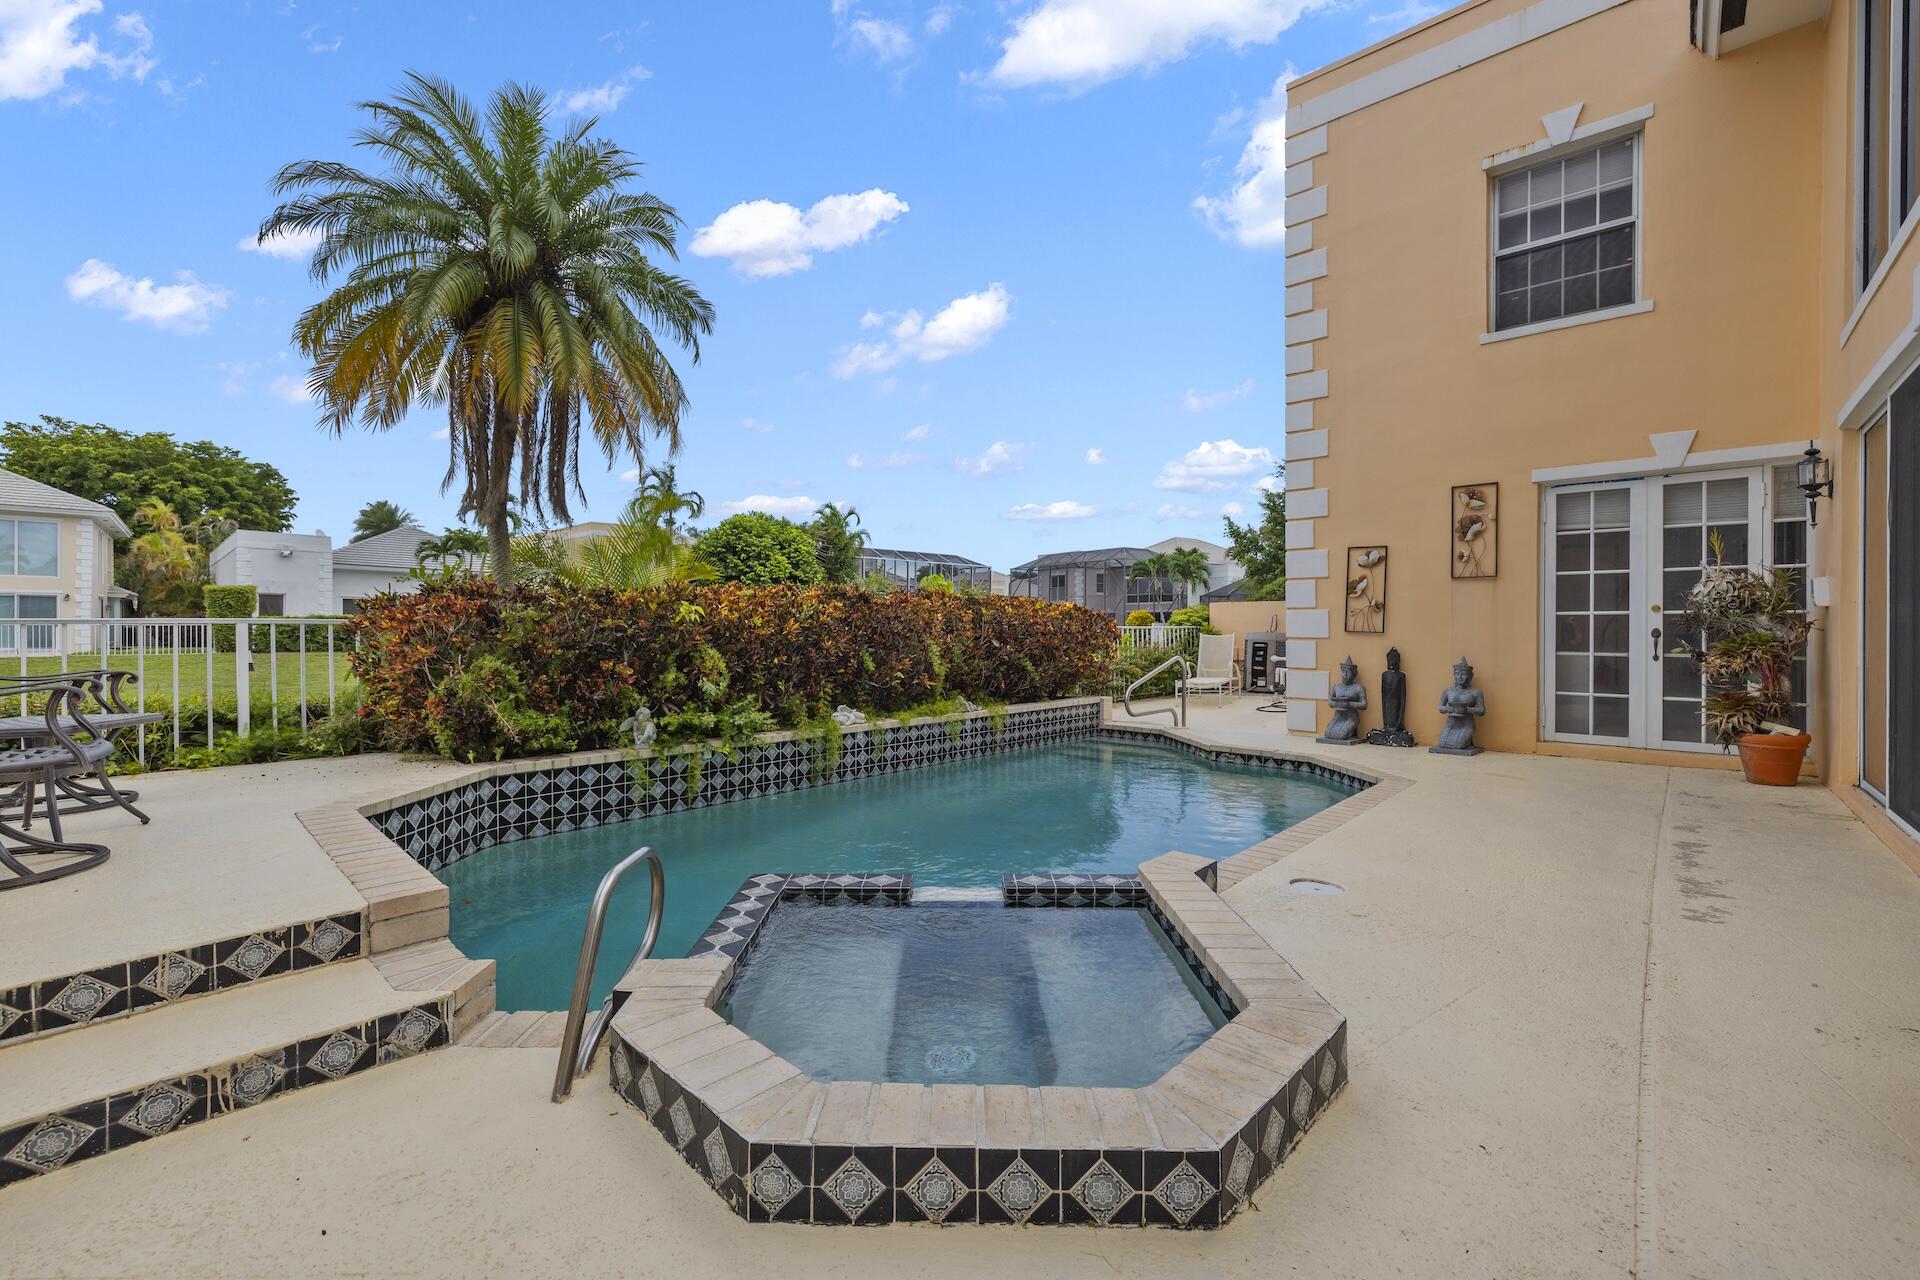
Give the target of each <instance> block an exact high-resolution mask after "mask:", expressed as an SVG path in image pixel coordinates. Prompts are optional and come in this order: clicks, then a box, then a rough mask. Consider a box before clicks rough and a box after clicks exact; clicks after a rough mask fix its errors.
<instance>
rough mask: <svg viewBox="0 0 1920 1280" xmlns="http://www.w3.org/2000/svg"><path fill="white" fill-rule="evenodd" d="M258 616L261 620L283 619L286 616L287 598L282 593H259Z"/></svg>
mask: <svg viewBox="0 0 1920 1280" xmlns="http://www.w3.org/2000/svg"><path fill="white" fill-rule="evenodd" d="M259 616H260V617H262V618H284V617H286V616H287V597H286V594H285V593H284V592H268V591H262V592H261V593H260V601H259Z"/></svg>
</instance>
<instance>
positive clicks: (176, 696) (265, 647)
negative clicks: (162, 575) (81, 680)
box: [0, 617, 352, 764]
mask: <svg viewBox="0 0 1920 1280" xmlns="http://www.w3.org/2000/svg"><path fill="white" fill-rule="evenodd" d="M345 625H346V619H345V618H336V617H324V618H47V619H44V620H43V619H38V618H34V619H12V620H5V621H0V673H14V674H19V675H56V674H59V673H61V672H65V671H85V670H93V669H98V668H105V669H108V670H116V671H131V672H133V673H134V675H135V676H137V677H138V679H137V680H136V681H135V683H134V685H133V687H132V688H129V689H127V690H125V692H126V694H127V695H128V697H129V700H130V702H131V703H132V705H133V706H134V709H135V710H138V711H147V710H163V711H165V712H166V713H167V730H168V732H170V733H171V735H172V738H173V746H174V749H175V750H176V751H177V750H178V749H179V748H180V746H181V745H182V744H183V743H187V744H190V745H206V746H212V745H213V743H214V742H215V741H216V739H217V738H218V737H220V736H221V734H220V726H218V725H217V724H216V716H215V711H216V707H218V709H219V710H221V711H222V712H223V713H224V712H225V710H226V701H227V699H229V698H231V699H232V711H231V717H232V721H233V724H232V728H231V730H230V732H232V733H233V734H235V735H236V736H239V737H243V738H244V737H248V736H251V735H252V733H253V731H254V728H255V725H256V723H257V722H259V723H264V724H266V725H269V726H271V727H272V728H274V729H276V730H277V729H279V728H281V727H282V720H283V719H284V720H285V721H286V727H289V728H290V727H292V726H293V725H294V724H295V723H297V724H298V725H299V727H300V728H301V730H303V731H304V730H305V729H306V728H307V727H308V726H309V724H310V723H311V721H312V720H313V719H315V718H317V717H321V716H325V715H331V714H332V713H333V709H334V707H335V705H336V703H337V701H338V699H339V697H340V693H341V691H342V688H343V686H345V685H346V684H347V683H348V682H349V681H351V679H352V673H351V672H350V671H349V669H348V667H347V653H348V650H349V647H350V640H349V637H348V636H347V634H346V632H345V631H344V630H343V629H342V628H344V627H345ZM322 693H324V694H325V707H326V710H325V711H324V712H321V711H318V710H317V709H316V707H315V704H316V703H317V702H318V701H319V699H320V696H321V694H322ZM196 695H197V696H198V698H199V699H200V701H201V705H200V706H197V707H189V706H188V702H189V699H192V698H194V697H195V696H196ZM289 699H293V700H295V704H294V705H283V704H285V703H286V702H287V701H288V700H289ZM20 708H21V711H22V712H23V713H24V712H25V711H26V710H27V698H26V695H25V694H22V695H21V696H20ZM256 713H257V715H258V721H257V719H256ZM137 742H138V747H137V754H138V756H139V759H140V762H141V763H142V764H145V763H146V759H147V739H146V735H145V734H144V733H143V734H141V735H139V737H138V739H137Z"/></svg>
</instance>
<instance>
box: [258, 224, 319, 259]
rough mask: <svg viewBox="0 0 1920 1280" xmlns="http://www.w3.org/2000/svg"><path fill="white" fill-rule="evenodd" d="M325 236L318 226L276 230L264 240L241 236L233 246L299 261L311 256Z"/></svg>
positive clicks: (273, 256) (271, 256) (267, 255)
mask: <svg viewBox="0 0 1920 1280" xmlns="http://www.w3.org/2000/svg"><path fill="white" fill-rule="evenodd" d="M326 238H327V235H326V232H324V231H322V230H320V229H319V228H318V227H307V228H304V229H302V230H299V231H276V232H274V233H273V234H272V235H270V236H268V237H267V238H266V239H265V240H262V239H260V238H259V237H258V236H241V237H240V243H239V244H238V245H237V246H235V247H237V248H238V249H240V250H241V251H242V252H245V253H258V254H262V255H264V256H266V257H269V258H280V259H283V260H285V261H287V262H301V261H304V260H306V259H308V258H311V257H312V256H313V251H314V250H315V249H318V248H319V247H320V242H321V241H322V240H325V239H326Z"/></svg>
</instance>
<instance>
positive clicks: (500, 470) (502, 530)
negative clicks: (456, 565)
mask: <svg viewBox="0 0 1920 1280" xmlns="http://www.w3.org/2000/svg"><path fill="white" fill-rule="evenodd" d="M519 427H520V420H519V418H518V416H517V415H515V414H514V413H513V412H512V411H511V410H509V409H508V408H507V407H506V406H505V405H504V404H499V403H497V402H496V403H495V405H494V411H493V437H492V439H491V440H490V441H489V442H488V443H489V445H490V446H491V449H492V453H491V459H490V460H491V464H492V474H491V475H490V476H489V477H488V479H489V480H490V481H491V483H490V484H489V485H488V486H487V505H486V522H487V559H488V561H489V562H490V563H491V564H492V567H493V580H494V582H495V584H497V585H498V586H500V587H502V588H505V587H510V586H512V585H513V526H512V525H511V524H510V523H509V522H508V520H507V498H508V494H509V492H510V491H511V489H512V485H511V483H510V480H511V477H512V475H513V455H514V453H515V451H516V449H517V447H518V445H519V436H520V431H519Z"/></svg>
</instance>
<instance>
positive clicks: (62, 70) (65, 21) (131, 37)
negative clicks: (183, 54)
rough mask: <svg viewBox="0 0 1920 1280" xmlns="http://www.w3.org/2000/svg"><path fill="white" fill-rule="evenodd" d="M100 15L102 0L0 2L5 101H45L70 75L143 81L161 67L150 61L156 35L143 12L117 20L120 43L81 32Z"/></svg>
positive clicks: (1, 97) (0, 89)
mask: <svg viewBox="0 0 1920 1280" xmlns="http://www.w3.org/2000/svg"><path fill="white" fill-rule="evenodd" d="M99 12H100V0H0V101H5V100H6V99H8V98H25V99H33V98H44V97H45V96H47V95H48V94H50V93H52V92H53V91H54V90H56V89H59V88H61V87H62V86H63V85H65V84H66V79H67V72H69V71H90V70H92V69H93V68H95V67H99V68H100V69H102V70H104V71H105V72H106V73H107V74H108V75H110V76H112V77H113V78H114V79H115V80H119V79H122V78H124V77H130V78H132V79H133V80H136V81H141V80H145V79H146V78H147V73H148V72H150V71H152V70H153V69H154V67H156V66H158V65H159V63H158V60H157V59H155V58H153V57H150V56H149V55H150V54H151V52H152V50H153V31H152V30H151V29H150V28H149V27H148V26H147V20H146V19H145V18H143V17H141V16H140V15H139V14H138V13H123V14H121V15H120V16H119V17H118V18H115V19H114V21H113V34H114V36H115V37H116V43H115V45H114V47H113V48H112V49H103V48H101V46H100V41H99V39H98V38H96V37H95V36H93V35H91V34H86V35H83V34H82V33H81V32H80V31H79V30H78V29H77V25H78V24H79V22H80V20H81V19H82V18H86V17H89V16H90V15H92V14H96V13H99Z"/></svg>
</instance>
